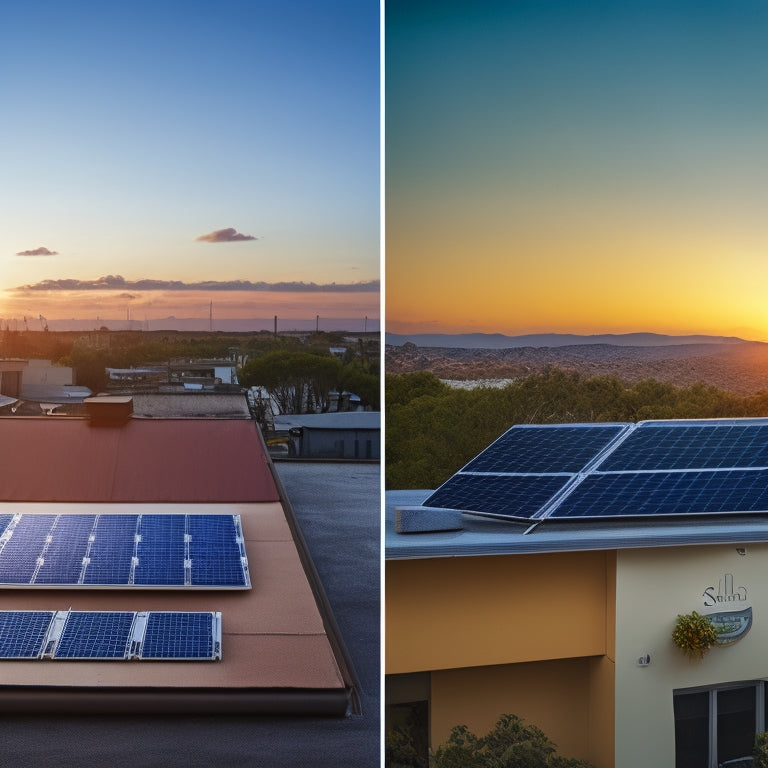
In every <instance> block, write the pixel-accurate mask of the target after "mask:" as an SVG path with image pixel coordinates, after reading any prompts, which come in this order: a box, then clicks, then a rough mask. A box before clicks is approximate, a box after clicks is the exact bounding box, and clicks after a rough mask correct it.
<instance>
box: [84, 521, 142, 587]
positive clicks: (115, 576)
mask: <svg viewBox="0 0 768 768" xmlns="http://www.w3.org/2000/svg"><path fill="white" fill-rule="evenodd" d="M138 522H139V516H138V515H100V516H99V520H98V523H97V525H96V530H95V531H94V534H93V541H91V543H90V548H89V550H88V565H87V568H86V569H85V575H84V577H83V584H128V582H129V580H130V576H131V566H132V565H133V557H134V548H135V543H136V530H137V525H138Z"/></svg>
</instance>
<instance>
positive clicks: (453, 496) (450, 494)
mask: <svg viewBox="0 0 768 768" xmlns="http://www.w3.org/2000/svg"><path fill="white" fill-rule="evenodd" d="M570 479H571V478H570V477H569V476H567V475H566V476H563V475H510V476H506V475H464V474H457V475H454V476H453V477H452V478H451V479H450V480H448V482H447V483H445V484H444V485H443V486H441V487H440V488H438V490H437V491H435V492H434V493H433V494H432V495H431V496H430V497H429V498H428V499H427V500H426V501H425V502H424V506H425V507H445V508H447V509H460V510H466V511H471V512H478V513H481V514H486V515H500V516H503V517H519V518H525V519H528V518H530V517H531V516H532V515H534V514H536V512H538V511H539V509H541V507H542V506H543V505H544V504H546V503H547V502H548V501H550V499H551V498H552V496H554V494H555V493H557V492H558V491H559V490H560V489H562V488H563V486H565V484H566V483H567V482H568V481H569V480H570Z"/></svg>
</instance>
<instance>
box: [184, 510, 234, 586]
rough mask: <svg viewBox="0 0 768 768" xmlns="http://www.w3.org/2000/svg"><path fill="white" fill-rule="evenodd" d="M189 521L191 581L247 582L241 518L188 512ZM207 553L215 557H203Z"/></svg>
mask: <svg viewBox="0 0 768 768" xmlns="http://www.w3.org/2000/svg"><path fill="white" fill-rule="evenodd" d="M187 523H188V531H189V534H188V539H187V541H188V556H189V562H190V564H191V567H190V580H191V583H193V584H195V585H201V584H226V585H233V586H242V585H245V584H246V579H247V571H246V567H245V565H244V562H245V561H244V558H243V554H244V553H243V543H242V542H243V538H242V530H241V529H240V522H239V518H238V519H235V517H234V516H229V515H221V516H219V517H217V518H212V517H209V516H207V517H203V516H198V515H189V516H188V518H187ZM206 552H207V553H208V554H209V555H212V556H209V557H203V555H204V554H205V553H206Z"/></svg>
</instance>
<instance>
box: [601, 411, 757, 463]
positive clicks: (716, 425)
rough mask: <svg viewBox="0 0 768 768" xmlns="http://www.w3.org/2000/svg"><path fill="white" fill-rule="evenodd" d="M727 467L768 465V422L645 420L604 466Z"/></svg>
mask: <svg viewBox="0 0 768 768" xmlns="http://www.w3.org/2000/svg"><path fill="white" fill-rule="evenodd" d="M726 467H731V468H744V467H768V423H755V422H754V421H751V422H750V423H743V422H741V423H737V422H712V421H705V422H688V423H683V422H643V423H642V424H640V425H638V429H637V430H635V431H634V433H633V434H632V435H631V437H629V438H628V439H627V440H626V441H625V442H624V443H623V444H622V445H620V446H619V447H618V448H617V449H616V451H615V452H614V453H613V454H612V455H611V456H610V457H609V459H608V460H607V461H606V462H605V464H604V465H603V466H602V467H601V469H602V470H605V471H613V470H627V471H632V470H638V469H656V470H668V469H691V470H696V469H717V468H726Z"/></svg>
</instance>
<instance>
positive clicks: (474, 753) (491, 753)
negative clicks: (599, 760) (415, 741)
mask: <svg viewBox="0 0 768 768" xmlns="http://www.w3.org/2000/svg"><path fill="white" fill-rule="evenodd" d="M430 766H431V768H592V766H591V764H590V763H588V762H586V761H584V760H576V759H570V758H565V757H561V756H560V755H558V754H557V746H556V745H555V744H554V743H553V742H552V741H550V740H549V739H548V738H547V737H546V735H545V734H544V732H543V731H542V730H541V729H539V728H537V727H536V726H535V725H526V724H525V723H524V721H523V720H522V719H521V718H519V717H517V715H501V717H500V718H499V719H498V721H497V722H496V725H495V726H494V727H493V728H492V729H491V730H490V731H489V732H488V733H487V734H486V735H485V736H476V735H475V734H474V733H472V732H471V731H470V730H469V729H468V728H467V727H466V726H465V725H458V726H456V727H455V728H453V730H452V731H451V735H450V737H449V738H448V741H446V742H445V743H444V744H441V745H440V746H439V747H438V748H437V750H436V751H435V754H434V759H433V760H432V762H431V763H430Z"/></svg>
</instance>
